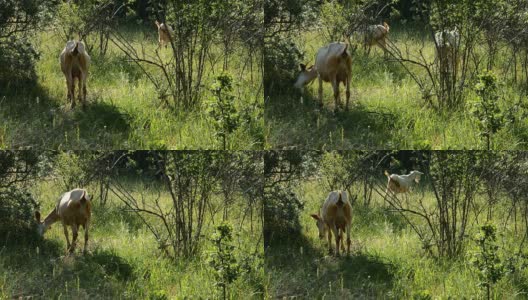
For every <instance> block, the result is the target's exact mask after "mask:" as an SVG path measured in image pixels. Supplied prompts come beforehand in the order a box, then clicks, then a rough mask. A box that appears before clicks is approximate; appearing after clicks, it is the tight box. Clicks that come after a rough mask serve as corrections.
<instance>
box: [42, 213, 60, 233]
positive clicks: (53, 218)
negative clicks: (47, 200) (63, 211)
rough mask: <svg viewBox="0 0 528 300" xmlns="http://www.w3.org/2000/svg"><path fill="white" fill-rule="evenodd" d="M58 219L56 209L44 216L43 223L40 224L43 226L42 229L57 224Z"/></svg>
mask: <svg viewBox="0 0 528 300" xmlns="http://www.w3.org/2000/svg"><path fill="white" fill-rule="evenodd" d="M59 219H60V217H59V214H58V213H57V209H56V208H55V209H53V211H51V212H50V213H49V214H48V215H47V216H46V218H44V222H42V224H44V227H46V228H48V227H50V226H51V225H52V224H53V223H55V222H57V221H58V220H59Z"/></svg>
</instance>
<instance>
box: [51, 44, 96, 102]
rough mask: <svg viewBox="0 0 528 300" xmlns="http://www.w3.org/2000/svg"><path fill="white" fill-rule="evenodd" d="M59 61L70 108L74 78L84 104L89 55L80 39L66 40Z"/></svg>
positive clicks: (73, 92)
mask: <svg viewBox="0 0 528 300" xmlns="http://www.w3.org/2000/svg"><path fill="white" fill-rule="evenodd" d="M59 62H60V66H61V70H62V73H63V74H64V76H65V77H66V85H67V88H68V99H69V100H70V101H71V106H72V108H73V107H75V79H76V78H77V79H78V81H79V99H80V101H82V104H83V106H86V81H87V79H88V67H89V65H90V56H89V55H88V52H87V51H86V49H85V47H84V43H83V42H81V41H68V42H67V43H66V46H65V47H64V49H63V50H62V52H61V54H60V57H59Z"/></svg>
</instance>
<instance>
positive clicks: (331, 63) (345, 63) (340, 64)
mask: <svg viewBox="0 0 528 300" xmlns="http://www.w3.org/2000/svg"><path fill="white" fill-rule="evenodd" d="M300 66H301V73H300V74H299V76H298V77H297V81H296V82H295V84H294V86H295V87H296V88H298V89H300V90H301V91H302V90H303V88H304V86H305V85H307V84H309V83H310V82H312V81H313V80H314V79H315V78H316V77H317V78H318V79H319V101H321V105H322V103H323V81H325V82H330V83H331V84H332V88H333V89H334V100H335V108H334V110H335V111H337V108H338V102H339V83H341V82H342V83H343V84H344V85H345V87H346V108H347V109H348V102H349V100H350V78H351V77H352V56H351V55H350V53H349V52H348V44H345V43H340V42H338V43H331V44H329V45H328V46H325V47H322V48H320V49H319V51H317V55H316V58H315V66H313V67H310V68H306V66H305V65H304V64H301V65H300Z"/></svg>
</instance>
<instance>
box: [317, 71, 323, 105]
mask: <svg viewBox="0 0 528 300" xmlns="http://www.w3.org/2000/svg"><path fill="white" fill-rule="evenodd" d="M317 79H318V80H319V105H320V106H321V107H322V106H323V79H322V78H321V76H317Z"/></svg>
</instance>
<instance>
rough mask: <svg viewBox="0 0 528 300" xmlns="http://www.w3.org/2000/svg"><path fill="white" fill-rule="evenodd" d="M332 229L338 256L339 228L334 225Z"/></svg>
mask: <svg viewBox="0 0 528 300" xmlns="http://www.w3.org/2000/svg"><path fill="white" fill-rule="evenodd" d="M332 231H333V232H334V236H335V240H336V250H335V252H336V256H339V238H340V236H339V229H337V227H336V226H335V225H334V226H332Z"/></svg>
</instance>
